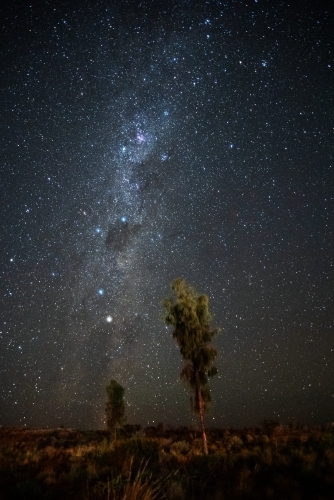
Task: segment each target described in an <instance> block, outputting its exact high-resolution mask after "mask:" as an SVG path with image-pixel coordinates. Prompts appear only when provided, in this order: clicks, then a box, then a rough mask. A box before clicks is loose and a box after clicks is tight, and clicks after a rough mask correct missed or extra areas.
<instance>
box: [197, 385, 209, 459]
mask: <svg viewBox="0 0 334 500" xmlns="http://www.w3.org/2000/svg"><path fill="white" fill-rule="evenodd" d="M198 409H199V419H200V421H201V430H202V441H203V451H204V455H207V454H208V441H207V439H206V433H205V428H204V408H203V400H202V394H201V389H198Z"/></svg>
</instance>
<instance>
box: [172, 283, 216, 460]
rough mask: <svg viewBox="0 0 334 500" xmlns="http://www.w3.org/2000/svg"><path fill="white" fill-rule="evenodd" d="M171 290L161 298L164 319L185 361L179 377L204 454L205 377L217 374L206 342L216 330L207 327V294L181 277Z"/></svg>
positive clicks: (212, 352) (213, 353)
mask: <svg viewBox="0 0 334 500" xmlns="http://www.w3.org/2000/svg"><path fill="white" fill-rule="evenodd" d="M172 290H173V292H174V294H175V297H174V298H168V299H165V300H164V307H165V309H166V315H165V322H166V324H167V325H172V326H173V328H174V330H173V337H174V338H175V339H176V342H177V344H178V346H179V347H180V353H181V355H182V357H183V359H184V361H185V366H184V368H183V370H182V372H181V374H180V376H181V379H183V380H184V381H185V382H186V383H187V384H188V385H189V386H190V388H191V390H192V392H193V396H192V398H191V404H192V409H193V411H194V412H195V413H196V414H198V415H199V418H200V422H201V430H202V438H203V450H204V453H205V454H206V455H207V454H208V445H207V439H206V433H205V428H204V412H205V411H208V406H209V404H210V401H211V396H210V389H209V386H208V381H209V377H212V376H213V375H215V374H216V373H217V369H216V368H215V367H214V366H212V362H213V360H214V359H215V357H216V354H217V351H216V350H215V349H214V348H213V347H212V346H211V345H210V342H211V340H212V338H213V337H214V335H216V333H217V332H218V330H217V329H214V328H211V326H210V321H211V315H210V313H209V299H208V297H207V295H199V294H198V293H197V292H196V290H195V289H194V288H192V287H191V286H190V285H188V284H187V283H186V281H185V280H183V279H182V278H178V279H176V280H174V281H173V282H172Z"/></svg>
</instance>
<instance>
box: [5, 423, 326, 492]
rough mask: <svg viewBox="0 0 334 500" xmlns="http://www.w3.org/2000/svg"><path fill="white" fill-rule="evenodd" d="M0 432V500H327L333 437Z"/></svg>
mask: <svg viewBox="0 0 334 500" xmlns="http://www.w3.org/2000/svg"><path fill="white" fill-rule="evenodd" d="M208 439H209V455H208V457H205V456H203V454H202V443H201V440H200V439H199V437H198V433H196V432H195V431H194V430H190V429H187V428H181V429H166V428H164V429H162V428H161V427H160V428H157V429H155V428H149V429H145V430H142V431H140V433H138V429H137V430H136V431H135V432H133V433H132V434H131V432H130V431H129V430H127V434H126V435H124V436H123V438H121V439H119V440H118V441H113V442H111V441H110V440H109V436H108V434H107V433H106V432H102V431H96V432H93V431H91V432H79V431H75V430H66V429H61V430H59V429H56V430H24V429H0V499H1V500H12V499H17V500H21V499H22V500H23V499H27V500H33V499H35V498H38V499H40V500H56V499H58V498H59V499H60V498H61V499H62V500H67V499H70V500H79V499H80V500H82V499H86V500H104V499H110V500H151V499H156V498H158V499H166V500H184V499H187V500H197V499H198V500H203V499H208V500H220V499H224V500H252V499H254V500H258V499H282V500H283V499H284V500H287V499H291V500H297V499H299V498H300V499H303V498H310V499H313V498H314V499H317V500H327V499H328V500H329V499H331V500H332V499H333V498H334V429H333V428H323V429H321V428H313V429H308V428H302V429H298V428H293V429H292V428H288V427H282V426H279V427H276V428H275V427H273V426H271V427H269V425H268V426H267V427H266V428H264V427H263V428H259V429H244V430H240V431H236V430H226V429H222V430H219V429H212V430H209V431H208Z"/></svg>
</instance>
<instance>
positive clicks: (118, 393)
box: [106, 380, 125, 439]
mask: <svg viewBox="0 0 334 500" xmlns="http://www.w3.org/2000/svg"><path fill="white" fill-rule="evenodd" d="M106 391H107V395H108V401H107V404H106V417H107V427H108V429H109V430H110V431H111V432H113V433H114V436H115V439H116V430H117V428H118V427H121V426H122V424H123V422H124V420H125V417H124V413H125V405H124V400H123V397H124V392H125V389H124V387H122V386H121V385H120V384H119V383H118V382H116V380H111V381H110V384H109V385H107V387H106Z"/></svg>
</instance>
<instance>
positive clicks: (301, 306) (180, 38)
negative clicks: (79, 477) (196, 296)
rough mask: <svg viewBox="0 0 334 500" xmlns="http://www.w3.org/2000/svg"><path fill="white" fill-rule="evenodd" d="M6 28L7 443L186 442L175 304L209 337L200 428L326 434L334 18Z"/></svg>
mask: <svg viewBox="0 0 334 500" xmlns="http://www.w3.org/2000/svg"><path fill="white" fill-rule="evenodd" d="M165 4H166V2H164V3H162V2H153V1H148V2H142V3H137V2H136V3H134V2H129V1H123V2H121V1H119V2H106V1H97V2H89V1H83V2H78V3H75V2H74V3H71V6H67V5H65V4H64V5H60V4H59V3H57V2H52V1H49V2H48V1H46V2H43V3H40V4H39V3H37V2H36V3H32V4H31V5H29V4H25V3H22V5H19V3H16V5H13V6H10V7H8V8H6V9H3V10H2V11H1V18H2V35H3V40H4V41H3V43H2V44H1V55H2V58H1V61H2V62H1V66H0V70H1V96H0V99H1V111H2V119H1V123H0V128H1V133H0V147H1V160H2V162H1V190H2V195H1V215H2V216H1V227H2V238H1V240H2V243H1V248H0V259H1V268H0V269H1V273H2V274H1V275H2V279H1V332H0V374H1V385H0V389H1V398H2V399H1V422H0V423H1V424H3V425H28V426H59V425H66V426H72V427H84V428H93V427H95V428H97V427H98V428H103V427H104V425H105V424H104V405H105V400H106V392H105V387H106V385H107V384H108V383H109V381H110V379H116V380H117V381H118V382H119V383H121V384H122V385H123V386H124V387H125V389H126V393H125V402H126V412H127V417H128V421H129V422H132V423H141V424H144V425H147V424H152V423H153V424H157V423H158V422H165V423H170V424H174V425H180V424H191V423H192V422H194V417H193V416H192V415H191V412H190V405H189V393H188V391H187V389H186V388H185V387H184V386H183V384H182V382H181V381H180V380H179V373H180V370H181V367H182V362H181V359H180V354H179V352H178V349H177V347H176V345H175V343H174V341H173V339H172V335H171V331H170V330H169V329H168V328H166V326H165V325H164V323H163V321H162V315H163V310H162V300H163V298H164V297H165V296H167V295H169V294H170V293H171V292H170V283H171V281H172V280H173V279H174V278H176V277H178V276H182V277H184V278H185V279H186V280H187V281H189V282H190V283H191V284H193V285H194V286H195V287H196V288H197V289H198V290H199V291H200V292H204V293H207V294H208V296H209V298H210V306H211V311H212V314H213V322H214V325H217V326H219V327H220V328H221V333H220V334H219V336H218V337H217V340H216V347H217V350H218V356H217V366H218V375H217V377H215V379H213V380H212V383H211V387H212V399H213V405H212V409H211V411H210V414H209V415H208V416H207V417H206V418H207V422H208V425H219V426H227V425H230V426H241V425H253V424H256V423H258V422H259V421H260V420H261V419H263V418H274V419H275V420H279V421H282V422H289V421H297V420H298V421H304V422H309V423H319V422H327V421H330V420H333V401H334V399H333V398H334V394H333V383H334V376H333V370H332V366H333V362H334V351H333V350H334V336H333V324H334V323H333V321H334V319H333V255H334V249H333V208H334V203H333V187H334V186H333V184H334V183H333V61H332V59H333V48H334V47H333V39H332V26H333V21H334V19H333V17H334V16H333V9H332V7H328V8H327V9H326V8H325V7H317V6H315V5H314V4H313V3H309V4H308V2H303V3H302V7H300V8H297V7H296V8H294V7H292V6H291V5H290V4H288V3H287V2H284V1H282V2H279V3H278V4H277V5H276V4H275V5H273V4H272V2H267V1H261V0H259V1H255V2H250V3H245V2H240V1H233V0H229V1H225V2H220V1H208V2H199V1H198V2H197V1H195V2H194V1H186V0H185V1H182V2H170V5H169V4H166V5H165Z"/></svg>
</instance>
